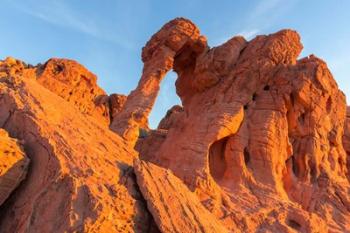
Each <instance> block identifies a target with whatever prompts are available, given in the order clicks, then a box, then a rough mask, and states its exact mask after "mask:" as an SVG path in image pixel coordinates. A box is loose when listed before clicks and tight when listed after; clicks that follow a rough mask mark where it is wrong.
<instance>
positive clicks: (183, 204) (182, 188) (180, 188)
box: [134, 160, 228, 233]
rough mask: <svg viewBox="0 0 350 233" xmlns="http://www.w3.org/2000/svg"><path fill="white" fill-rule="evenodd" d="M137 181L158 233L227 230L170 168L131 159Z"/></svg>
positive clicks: (223, 231)
mask: <svg viewBox="0 0 350 233" xmlns="http://www.w3.org/2000/svg"><path fill="white" fill-rule="evenodd" d="M134 169H135V174H136V178H137V183H138V185H139V187H140V190H141V192H142V194H143V196H144V197H145V199H146V200H147V206H148V208H149V210H150V211H151V212H152V214H153V216H154V217H155V221H156V223H157V225H158V226H159V229H160V230H161V231H162V232H168V233H182V232H203V233H204V232H207V233H212V232H220V233H225V232H228V231H227V230H226V229H225V228H224V227H223V226H222V225H221V223H220V222H219V220H217V219H216V217H215V216H214V215H212V214H211V213H209V211H208V210H207V209H206V208H205V207H204V206H203V205H202V204H201V203H200V201H199V200H198V198H197V197H196V195H195V194H194V193H192V192H191V191H189V190H188V188H187V187H186V185H185V184H184V183H183V182H182V181H181V180H180V179H179V178H177V177H176V176H174V175H173V174H172V172H171V171H169V170H166V169H164V168H161V167H158V166H156V165H154V164H151V163H149V162H145V161H140V160H135V162H134Z"/></svg>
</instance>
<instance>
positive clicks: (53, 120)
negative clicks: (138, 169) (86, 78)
mask: <svg viewBox="0 0 350 233" xmlns="http://www.w3.org/2000/svg"><path fill="white" fill-rule="evenodd" d="M17 63H18V64H22V63H21V62H19V61H17ZM17 63H16V64H13V65H9V64H6V67H7V68H6V70H5V71H4V72H2V73H1V79H0V80H1V81H0V106H1V114H0V126H1V127H2V128H4V129H5V130H6V131H8V132H10V134H11V136H13V137H15V138H18V139H20V140H22V141H23V146H24V148H25V152H26V154H27V156H28V157H29V158H30V160H31V163H30V169H29V172H28V175H27V177H26V179H25V180H24V182H23V183H22V185H21V186H20V187H19V188H18V189H17V190H16V192H15V193H14V194H12V195H11V197H10V199H9V200H8V201H7V202H6V205H4V206H1V218H0V229H1V232H4V233H13V232H16V233H17V232H18V233H21V232H43V233H49V232H50V233H53V232H151V231H150V230H151V229H152V228H153V226H154V224H153V223H152V217H151V216H150V214H149V213H148V211H147V209H146V204H145V202H144V199H143V198H142V196H141V194H140V192H139V191H138V188H137V185H136V182H135V178H134V174H133V172H132V162H133V159H134V158H135V157H136V156H137V154H136V153H135V151H134V150H133V149H132V148H130V147H129V146H128V145H127V142H125V141H123V140H122V139H121V138H120V137H119V136H117V135H116V134H114V133H113V132H111V131H110V130H109V128H108V126H106V125H105V124H104V123H103V122H101V120H100V119H101V118H99V117H98V118H96V117H92V116H90V115H89V114H85V110H86V109H88V106H90V105H89V103H88V102H83V101H82V100H81V103H83V104H79V103H78V104H77V103H76V102H75V101H73V102H70V101H69V100H71V99H68V101H66V100H65V97H66V96H63V97H64V98H63V99H62V98H61V97H60V96H58V95H56V91H57V90H62V89H61V87H57V89H55V88H52V89H53V91H50V90H51V88H50V90H49V89H46V88H45V87H44V86H46V85H44V86H42V85H41V84H40V83H42V80H39V81H38V80H37V77H36V74H37V73H38V70H36V71H35V72H32V69H35V68H29V69H27V68H24V67H22V66H20V65H18V64H17ZM66 68H67V69H69V68H68V67H66ZM36 69H40V68H36ZM73 71H74V68H73ZM66 72H67V74H66V75H68V76H66V77H64V78H63V77H62V79H63V80H67V79H74V78H75V76H74V75H73V76H69V74H70V72H71V71H69V70H67V71H66ZM78 74H79V73H78ZM39 77H41V78H42V77H43V76H40V75H39ZM51 78H52V77H51ZM78 78H79V76H78ZM69 82H70V81H69ZM84 85H85V84H84ZM84 85H83V86H84ZM49 87H51V86H49ZM71 88H72V87H71ZM76 89H79V88H76ZM76 89H75V88H72V90H76ZM89 90H90V88H88V89H87V91H88V92H89V93H90V91H89ZM81 92H83V91H81ZM86 101H87V100H86ZM90 101H91V104H93V102H92V99H91V100H90ZM83 106H86V108H85V107H83ZM92 111H93V110H92ZM1 156H2V155H1ZM153 229H154V228H153ZM153 232H155V231H153Z"/></svg>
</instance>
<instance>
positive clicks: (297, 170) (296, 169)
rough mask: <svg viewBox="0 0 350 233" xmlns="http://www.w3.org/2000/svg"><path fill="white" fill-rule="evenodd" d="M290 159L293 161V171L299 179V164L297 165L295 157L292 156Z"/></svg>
mask: <svg viewBox="0 0 350 233" xmlns="http://www.w3.org/2000/svg"><path fill="white" fill-rule="evenodd" d="M290 158H291V159H292V171H293V173H294V175H295V176H296V177H298V175H299V167H298V164H297V162H296V160H295V157H294V156H293V155H292V156H291V157H290Z"/></svg>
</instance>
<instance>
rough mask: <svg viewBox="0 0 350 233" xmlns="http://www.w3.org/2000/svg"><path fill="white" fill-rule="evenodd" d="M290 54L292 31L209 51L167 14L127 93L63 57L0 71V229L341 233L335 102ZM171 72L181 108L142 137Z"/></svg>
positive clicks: (338, 102) (340, 129)
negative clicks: (110, 89)
mask: <svg viewBox="0 0 350 233" xmlns="http://www.w3.org/2000/svg"><path fill="white" fill-rule="evenodd" d="M301 50H302V44H301V42H300V37H299V35H298V34H297V33H296V32H295V31H292V30H282V31H279V32H277V33H274V34H271V35H263V36H257V37H256V38H255V39H253V40H251V41H246V40H245V39H244V38H243V37H241V36H235V37H233V38H231V39H229V40H228V41H227V42H225V43H224V44H222V45H220V46H217V47H214V48H210V47H209V46H208V45H207V42H206V38H205V36H203V35H201V33H200V31H199V29H198V28H197V27H196V25H194V24H193V23H192V22H191V21H189V20H187V19H183V18H177V19H174V20H172V21H170V22H168V23H167V24H165V25H164V26H163V27H162V28H161V29H160V30H159V31H158V32H157V33H156V34H154V35H153V36H152V37H151V39H150V40H149V41H148V42H147V44H146V45H145V47H144V48H143V50H142V61H143V62H144V68H143V73H142V76H141V79H140V82H139V83H138V86H137V87H136V89H135V90H133V91H132V92H131V93H130V95H128V96H123V95H118V94H112V95H107V94H106V93H105V92H104V91H103V90H102V89H101V88H100V87H98V86H97V84H96V76H95V75H94V74H92V73H91V72H89V71H88V70H87V69H86V68H84V67H83V66H81V65H80V64H78V63H77V62H75V61H71V60H66V59H57V58H54V59H50V60H49V61H47V62H46V63H45V64H44V65H38V66H30V65H27V64H25V63H24V62H21V61H19V60H15V59H12V58H9V59H6V60H4V61H2V62H0V106H1V108H0V127H1V128H2V129H3V130H6V131H7V132H8V133H9V134H10V136H11V137H12V138H14V139H11V138H9V137H8V136H7V134H6V133H5V134H4V135H6V136H5V138H6V139H5V138H4V139H1V140H6V141H10V142H12V144H11V145H13V148H16V149H15V150H16V151H17V152H18V154H16V153H17V152H16V153H15V154H13V155H15V157H14V160H10V159H8V160H7V159H3V158H4V157H0V163H3V164H5V166H7V167H8V168H12V167H13V168H14V169H15V171H16V172H15V173H10V172H6V170H5V173H4V174H10V176H9V177H10V179H7V180H8V181H7V183H6V186H4V185H3V183H2V179H3V176H1V177H0V194H1V196H0V198H2V199H0V203H1V202H4V201H5V199H6V201H5V202H4V203H3V204H1V206H0V216H1V218H0V229H1V230H0V232H6V233H7V232H159V231H161V232H164V233H167V232H185V233H186V232H350V184H349V178H350V175H349V172H348V170H349V168H350V120H349V119H350V118H349V111H348V114H347V111H346V102H345V96H344V94H343V93H342V92H341V91H340V90H339V89H338V86H337V83H336V82H335V80H334V78H333V77H332V74H331V72H330V71H329V69H328V67H327V65H326V63H325V62H324V61H322V60H321V59H319V58H317V57H316V56H314V55H310V56H308V57H306V58H300V59H299V58H298V57H299V55H300V52H301ZM171 69H173V70H174V71H175V72H176V73H177V75H178V78H177V81H176V92H177V94H178V95H179V97H180V98H181V101H182V106H174V107H173V108H171V109H170V110H169V111H168V113H167V114H166V116H165V117H164V119H163V120H162V121H161V122H160V124H159V126H158V128H157V129H153V130H152V129H149V127H148V116H149V114H150V112H151V110H152V107H153V105H154V102H155V100H156V98H157V94H158V92H159V88H160V83H161V81H162V79H163V78H164V77H165V75H166V73H167V72H168V71H170V70H171ZM116 85H117V84H116ZM0 132H2V131H0ZM15 139H17V140H20V141H21V145H22V147H23V150H22V149H21V146H19V145H18V144H16V143H15ZM1 145H2V144H1ZM4 145H5V146H4V147H1V149H0V152H2V151H5V150H6V151H7V150H8V149H6V148H8V147H10V146H9V145H10V144H6V143H5V144H4ZM5 147H6V148H5ZM2 148H5V149H2ZM134 148H135V149H134ZM347 153H348V155H347ZM0 156H3V155H2V154H0ZM27 157H28V159H30V163H28V161H29V160H28V159H26V158H27ZM140 159H141V160H140ZM17 161H24V166H17V165H14V164H15V163H16V162H17ZM28 164H29V170H28V172H26V171H27V169H26V167H27V166H28ZM0 166H2V165H1V164H0ZM2 171H3V170H1V171H0V172H2ZM1 174H3V172H2V173H1ZM4 177H5V176H4ZM24 177H25V179H24V180H23V181H22V182H21V183H20V181H21V180H22V179H23V178H24ZM16 187H17V188H16ZM15 188H16V189H15ZM14 189H15V190H14Z"/></svg>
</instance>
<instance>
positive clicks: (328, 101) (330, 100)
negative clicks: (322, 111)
mask: <svg viewBox="0 0 350 233" xmlns="http://www.w3.org/2000/svg"><path fill="white" fill-rule="evenodd" d="M326 110H327V113H330V112H331V110H332V99H331V97H328V99H327V103H326Z"/></svg>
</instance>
